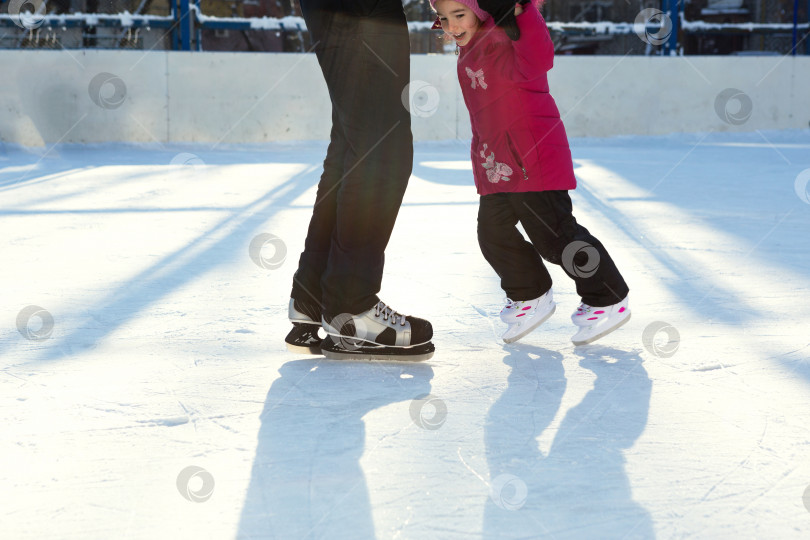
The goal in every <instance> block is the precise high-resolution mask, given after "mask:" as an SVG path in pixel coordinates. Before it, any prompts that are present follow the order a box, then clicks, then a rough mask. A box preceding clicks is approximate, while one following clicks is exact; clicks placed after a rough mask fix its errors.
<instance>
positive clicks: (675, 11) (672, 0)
mask: <svg viewBox="0 0 810 540" xmlns="http://www.w3.org/2000/svg"><path fill="white" fill-rule="evenodd" d="M664 1H665V2H667V4H668V6H667V10H666V13H667V15H668V16H669V20H670V21H672V31H671V33H670V34H669V41H668V42H667V46H666V51H667V52H668V53H669V55H670V56H677V55H678V33H679V32H680V26H681V14H680V9H679V6H678V4H680V0H664Z"/></svg>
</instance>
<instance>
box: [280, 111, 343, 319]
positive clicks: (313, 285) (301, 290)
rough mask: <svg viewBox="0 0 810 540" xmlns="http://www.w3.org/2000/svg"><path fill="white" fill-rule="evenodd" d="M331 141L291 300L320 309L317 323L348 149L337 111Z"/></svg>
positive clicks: (334, 116) (333, 115) (294, 279)
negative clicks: (339, 188)
mask: <svg viewBox="0 0 810 540" xmlns="http://www.w3.org/2000/svg"><path fill="white" fill-rule="evenodd" d="M330 139H331V140H330V142H329V147H328V148H327V151H326V159H324V162H323V174H322V175H321V180H320V182H319V183H318V191H317V195H316V196H315V201H316V202H315V205H314V207H313V209H312V218H311V219H310V222H309V229H308V230H307V238H306V241H305V243H304V251H303V252H302V253H301V257H300V259H299V261H298V270H297V271H296V272H295V275H294V276H293V287H292V293H291V294H290V297H291V298H293V299H295V300H299V301H301V302H304V303H306V304H312V305H317V306H318V313H317V317H315V320H317V321H320V313H321V311H323V306H322V299H323V292H322V291H321V277H322V276H323V273H324V271H325V270H326V264H327V262H328V260H329V250H330V249H331V247H332V236H333V233H334V229H335V215H336V210H337V193H338V192H337V184H338V182H339V181H340V179H341V178H342V177H343V170H344V161H345V155H346V148H347V145H346V138H345V137H344V136H343V131H342V130H341V128H340V123H339V122H338V121H337V118H336V115H335V114H334V111H333V113H332V133H331V136H330Z"/></svg>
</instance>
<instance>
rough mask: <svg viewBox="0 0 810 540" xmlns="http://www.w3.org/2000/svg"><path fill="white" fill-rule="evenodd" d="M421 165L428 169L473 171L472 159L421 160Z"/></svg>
mask: <svg viewBox="0 0 810 540" xmlns="http://www.w3.org/2000/svg"><path fill="white" fill-rule="evenodd" d="M419 165H420V166H422V167H426V168H428V169H441V170H444V171H447V170H452V171H471V170H472V163H471V162H470V161H420V162H419Z"/></svg>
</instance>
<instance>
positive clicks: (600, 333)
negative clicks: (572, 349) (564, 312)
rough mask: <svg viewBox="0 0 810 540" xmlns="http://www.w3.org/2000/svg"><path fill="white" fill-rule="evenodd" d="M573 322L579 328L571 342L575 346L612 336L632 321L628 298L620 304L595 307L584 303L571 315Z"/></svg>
mask: <svg viewBox="0 0 810 540" xmlns="http://www.w3.org/2000/svg"><path fill="white" fill-rule="evenodd" d="M571 320H572V321H574V324H575V325H577V326H579V331H578V332H577V333H576V334H574V337H572V338H571V341H572V342H573V343H574V345H587V344H588V343H593V342H594V341H596V340H597V339H599V338H603V337H605V336H606V335H608V334H610V333H611V332H613V331H614V330H616V329H617V328H619V327H620V326H622V325H623V324H624V323H626V322H627V321H629V320H630V308H629V307H628V304H627V297H625V298H624V300H622V301H621V302H619V303H618V304H613V305H612V306H605V307H593V306H589V305H588V304H585V303H582V304H580V305H579V307H578V308H577V310H576V311H575V312H574V313H573V314H572V315H571Z"/></svg>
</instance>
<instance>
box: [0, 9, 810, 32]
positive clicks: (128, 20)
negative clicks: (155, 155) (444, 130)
mask: <svg viewBox="0 0 810 540" xmlns="http://www.w3.org/2000/svg"><path fill="white" fill-rule="evenodd" d="M189 9H190V11H193V12H194V17H195V19H196V20H197V21H198V22H199V24H200V26H202V27H204V28H205V27H211V28H214V27H221V26H231V25H238V26H240V27H244V28H250V29H251V30H290V29H295V30H299V31H306V29H307V25H306V22H304V19H303V18H302V17H292V16H289V17H282V18H276V17H215V16H212V15H205V14H204V13H202V11H201V10H200V8H199V7H197V6H195V5H193V4H192V5H190V6H189ZM21 19H25V22H26V23H27V24H21V23H20V21H21ZM6 21H8V22H11V23H14V24H16V25H17V26H20V27H28V28H34V27H39V26H43V25H45V26H77V25H78V24H81V25H83V26H90V27H92V26H121V27H124V28H127V27H132V26H149V25H153V26H165V23H172V22H174V17H172V16H171V15H167V16H161V15H135V14H132V13H129V12H128V11H123V12H121V13H114V14H101V13H69V14H65V13H63V14H32V13H30V12H26V13H21V14H17V15H12V14H5V13H4V14H0V22H6ZM31 21H33V22H34V23H35V24H31ZM432 25H433V21H410V22H408V29H409V30H410V31H412V32H414V31H422V30H429V29H430V27H431V26H432ZM547 25H548V27H549V29H550V30H555V31H558V32H570V31H579V32H591V33H594V34H608V35H612V34H616V35H620V34H634V33H636V34H637V33H639V32H641V33H643V32H644V31H645V29H651V28H660V26H661V25H660V24H651V23H647V24H644V23H629V22H610V21H602V22H557V21H553V22H547ZM681 28H682V29H683V30H685V31H687V32H706V31H737V32H783V31H790V30H792V29H793V24H792V23H709V22H705V21H687V20H684V19H683V18H682V19H681ZM797 28H798V29H801V30H810V22H808V23H801V24H799V25H798V26H797Z"/></svg>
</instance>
